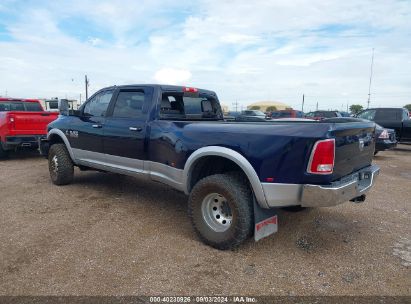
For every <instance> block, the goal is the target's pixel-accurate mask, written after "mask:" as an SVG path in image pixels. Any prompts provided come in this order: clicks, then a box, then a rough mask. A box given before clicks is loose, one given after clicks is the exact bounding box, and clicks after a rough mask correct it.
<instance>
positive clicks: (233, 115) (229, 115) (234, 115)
mask: <svg viewBox="0 0 411 304" xmlns="http://www.w3.org/2000/svg"><path fill="white" fill-rule="evenodd" d="M239 115H240V112H235V111H232V112H228V113H227V114H225V115H224V119H225V120H226V121H234V120H235V119H236V118H237V117H238V116H239Z"/></svg>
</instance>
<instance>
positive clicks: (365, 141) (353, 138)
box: [331, 122, 375, 180]
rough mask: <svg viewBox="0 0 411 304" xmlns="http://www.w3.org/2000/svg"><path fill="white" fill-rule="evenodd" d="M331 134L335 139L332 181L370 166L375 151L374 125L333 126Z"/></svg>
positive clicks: (347, 124)
mask: <svg viewBox="0 0 411 304" xmlns="http://www.w3.org/2000/svg"><path fill="white" fill-rule="evenodd" d="M331 134H332V137H334V138H335V165H334V172H333V179H334V180H336V179H339V178H341V177H343V176H346V175H348V174H350V173H352V172H354V171H358V170H360V169H361V168H364V167H366V166H369V165H371V162H372V159H373V156H374V149H375V124H374V123H372V122H355V123H341V124H335V127H334V128H333V130H332V131H331Z"/></svg>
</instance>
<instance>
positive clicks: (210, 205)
mask: <svg viewBox="0 0 411 304" xmlns="http://www.w3.org/2000/svg"><path fill="white" fill-rule="evenodd" d="M201 213H202V215H203V219H204V221H205V222H206V224H207V225H208V226H209V227H210V228H211V229H212V230H214V231H216V232H224V231H226V230H228V229H229V228H230V227H231V223H232V220H233V215H232V212H231V208H230V206H229V205H228V202H227V199H226V198H225V197H224V196H222V195H221V194H218V193H210V194H208V195H207V196H206V197H204V199H203V202H202V203H201Z"/></svg>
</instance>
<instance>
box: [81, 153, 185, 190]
mask: <svg viewBox="0 0 411 304" xmlns="http://www.w3.org/2000/svg"><path fill="white" fill-rule="evenodd" d="M73 153H74V156H75V158H76V160H77V163H78V164H80V165H84V166H88V167H92V168H96V169H100V170H104V171H109V172H114V173H120V174H125V175H129V176H135V177H144V178H150V179H152V180H154V181H158V182H162V183H164V184H167V185H169V186H171V187H173V188H175V189H177V190H180V191H184V187H183V185H182V180H183V178H182V174H183V170H181V169H177V168H173V167H171V166H167V165H165V164H161V163H157V162H152V161H143V160H139V159H134V158H128V157H121V156H116V155H110V154H104V153H99V152H92V151H86V150H81V149H73Z"/></svg>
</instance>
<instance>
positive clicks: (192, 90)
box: [183, 88, 198, 93]
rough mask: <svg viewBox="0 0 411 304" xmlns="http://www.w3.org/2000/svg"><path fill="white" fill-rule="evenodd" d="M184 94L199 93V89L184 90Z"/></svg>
mask: <svg viewBox="0 0 411 304" xmlns="http://www.w3.org/2000/svg"><path fill="white" fill-rule="evenodd" d="M183 92H187V93H197V92H198V89H197V88H183Z"/></svg>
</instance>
